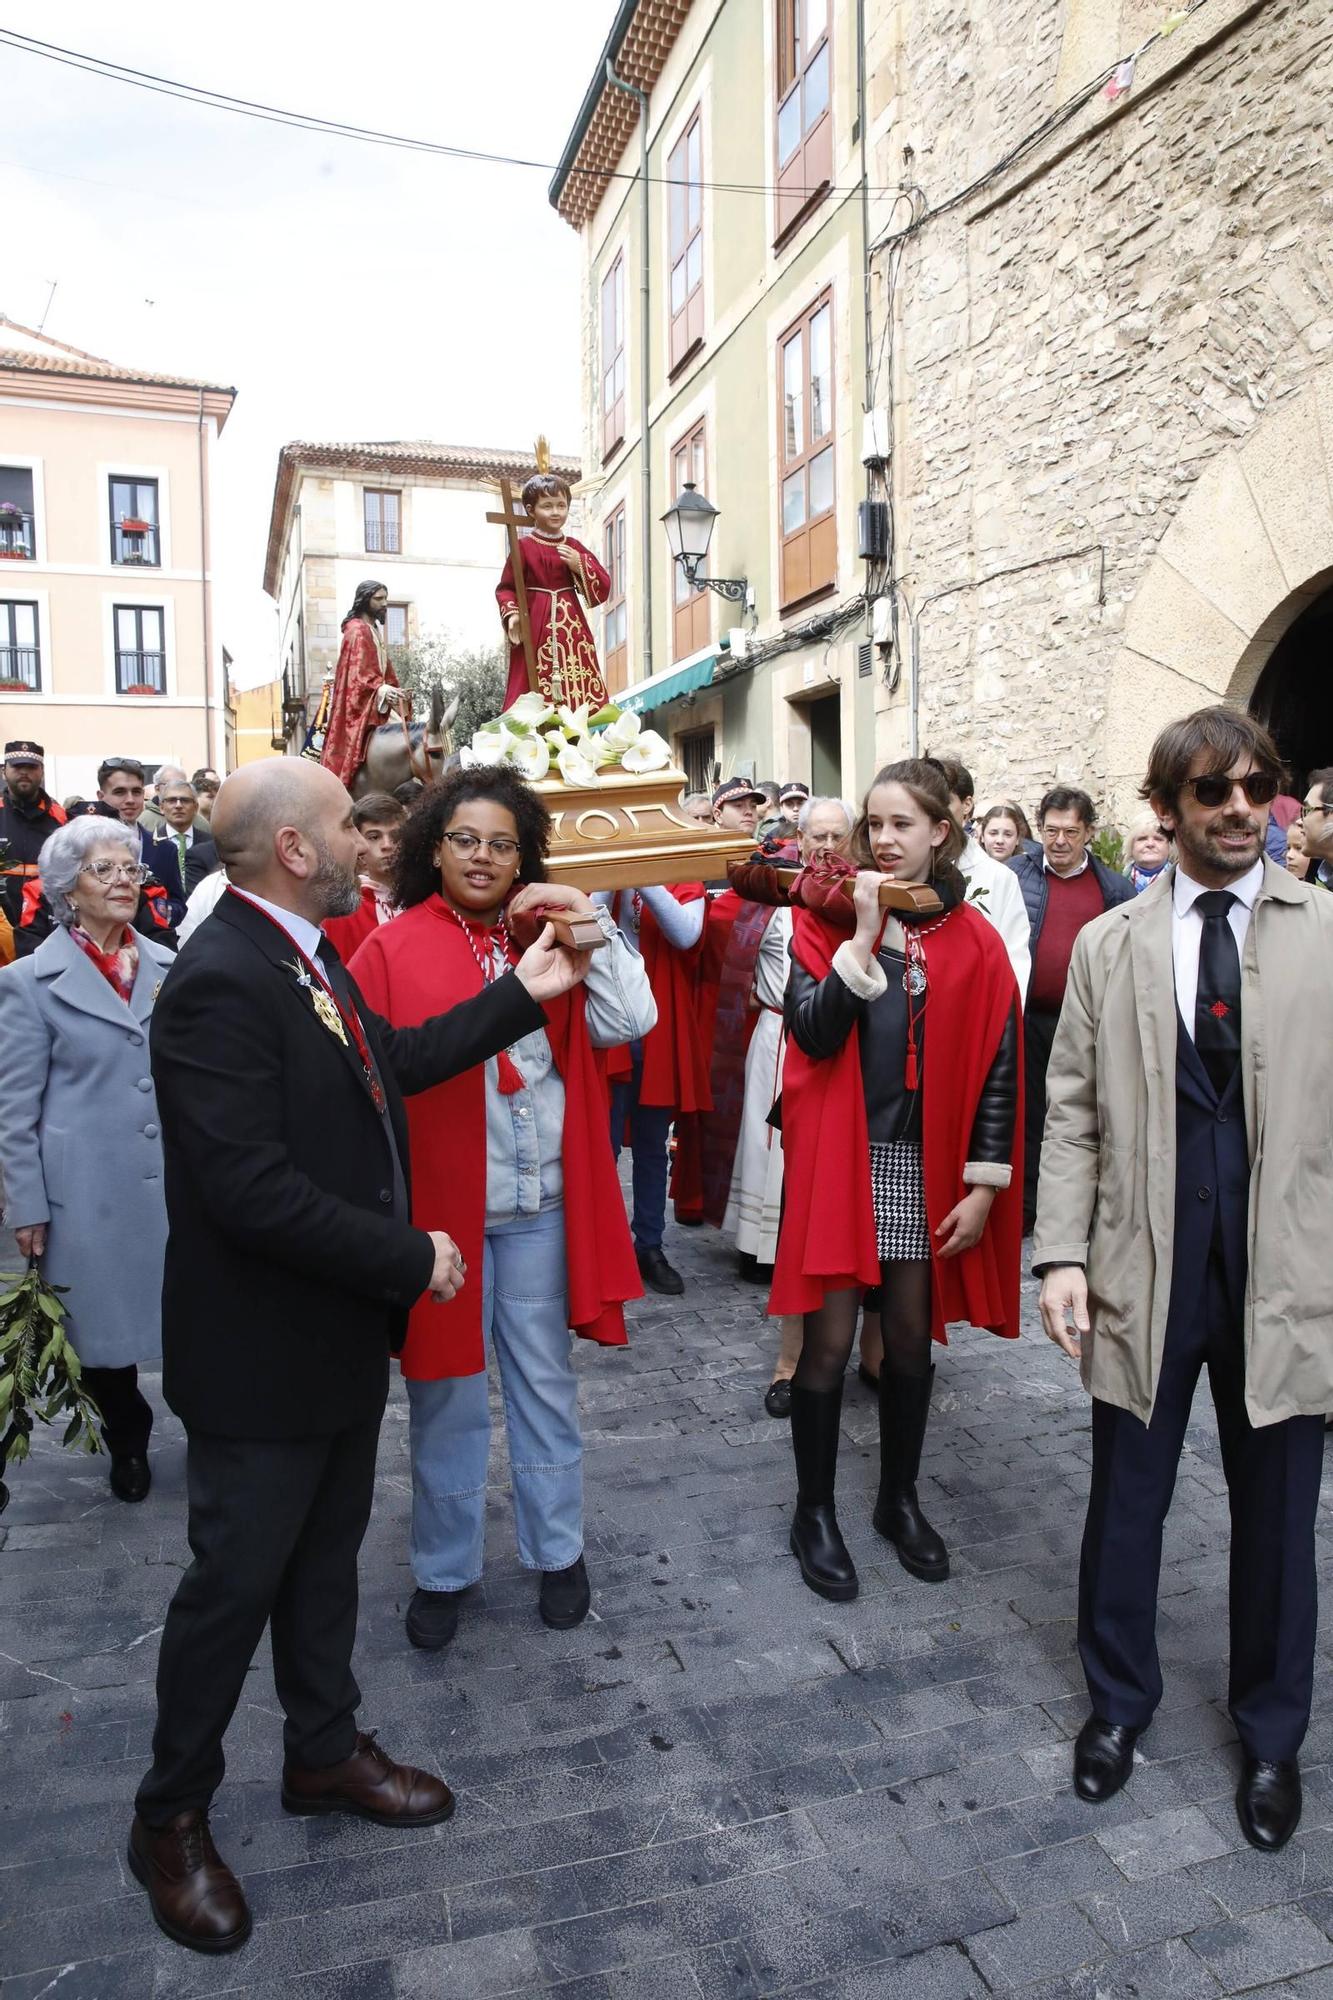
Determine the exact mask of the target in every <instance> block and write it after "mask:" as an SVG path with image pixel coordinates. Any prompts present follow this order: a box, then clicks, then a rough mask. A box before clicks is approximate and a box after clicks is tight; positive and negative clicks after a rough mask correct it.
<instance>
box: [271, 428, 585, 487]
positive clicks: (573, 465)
mask: <svg viewBox="0 0 1333 2000" xmlns="http://www.w3.org/2000/svg"><path fill="white" fill-rule="evenodd" d="M278 463H279V471H280V472H281V467H282V465H283V464H284V463H289V464H291V465H293V466H296V465H308V466H329V467H333V466H346V467H348V469H349V470H351V471H354V472H420V473H424V474H426V475H427V477H433V478H436V479H447V478H450V477H452V478H456V479H466V478H475V479H528V478H530V477H531V476H532V470H533V454H532V452H531V451H503V450H495V449H492V448H491V447H490V446H488V445H470V444H432V442H431V441H430V439H429V438H386V439H382V440H379V439H372V440H370V441H369V442H365V443H361V444H303V443H300V442H297V443H295V444H285V445H284V446H283V447H282V451H281V453H280V455H279V461H278ZM581 469H582V468H581V467H580V465H579V461H578V460H577V459H576V458H556V457H554V456H553V457H552V459H551V470H552V471H553V472H558V473H559V474H560V475H561V477H562V478H564V479H568V480H571V481H572V480H575V479H577V478H578V477H579V475H580V472H581Z"/></svg>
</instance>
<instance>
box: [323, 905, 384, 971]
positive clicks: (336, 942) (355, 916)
mask: <svg viewBox="0 0 1333 2000" xmlns="http://www.w3.org/2000/svg"><path fill="white" fill-rule="evenodd" d="M379 927H380V925H379V918H378V917H377V916H376V915H375V891H374V890H373V889H367V888H366V887H364V885H363V887H362V890H361V903H360V906H359V908H357V909H355V910H353V911H352V914H351V915H350V916H349V917H325V919H324V935H325V937H326V938H327V939H328V941H329V943H330V944H331V945H333V946H334V947H335V948H336V950H337V953H338V956H339V958H340V959H341V960H342V962H343V964H344V965H350V964H351V962H352V958H353V956H354V954H355V953H356V951H357V949H358V947H359V946H361V945H363V944H364V943H365V941H366V939H367V938H368V937H369V936H370V935H371V934H372V932H374V931H377V930H378V929H379Z"/></svg>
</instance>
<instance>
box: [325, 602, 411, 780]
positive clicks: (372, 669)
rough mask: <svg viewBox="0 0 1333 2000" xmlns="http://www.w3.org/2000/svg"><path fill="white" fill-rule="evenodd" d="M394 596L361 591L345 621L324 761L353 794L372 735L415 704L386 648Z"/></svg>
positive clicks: (330, 708) (330, 709) (326, 766)
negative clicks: (386, 623)
mask: <svg viewBox="0 0 1333 2000" xmlns="http://www.w3.org/2000/svg"><path fill="white" fill-rule="evenodd" d="M388 613H389V593H388V591H387V589H386V588H385V586H384V585H383V584H382V583H375V582H373V581H372V582H369V583H361V584H358V585H357V590H356V596H355V597H354V598H353V599H352V608H351V610H350V611H349V612H348V614H347V616H346V617H345V618H344V619H343V626H342V633H343V637H342V646H341V648H340V650H339V653H338V665H337V667H336V669H335V671H334V677H333V697H332V700H331V702H330V704H329V720H328V726H327V728H326V730H325V732H324V747H323V749H322V750H321V751H320V753H319V761H320V763H321V764H323V765H324V767H325V769H326V770H329V771H332V772H333V775H334V776H335V777H336V778H340V779H341V780H342V782H343V784H344V785H346V787H347V789H348V791H349V792H350V791H351V789H352V780H353V778H355V776H356V774H357V772H358V771H359V770H360V769H361V766H362V765H363V764H364V763H365V761H366V746H367V744H368V743H369V741H370V737H371V735H372V733H373V732H374V731H375V730H376V729H378V728H379V726H380V724H381V723H382V722H383V721H384V720H385V718H386V716H388V715H389V714H391V713H395V714H408V713H410V698H409V696H408V695H406V694H405V693H404V692H403V690H402V688H400V687H399V685H398V676H397V675H396V674H395V672H394V670H393V667H392V665H391V663H390V660H389V653H388V648H387V647H386V645H385V643H384V626H385V621H386V619H387V618H388Z"/></svg>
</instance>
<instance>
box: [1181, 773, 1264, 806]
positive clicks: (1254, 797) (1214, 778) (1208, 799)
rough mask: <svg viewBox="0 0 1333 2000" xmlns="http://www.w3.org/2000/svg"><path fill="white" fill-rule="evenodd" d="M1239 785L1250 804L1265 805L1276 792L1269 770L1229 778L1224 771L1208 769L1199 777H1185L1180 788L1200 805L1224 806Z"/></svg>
mask: <svg viewBox="0 0 1333 2000" xmlns="http://www.w3.org/2000/svg"><path fill="white" fill-rule="evenodd" d="M1237 785H1239V786H1240V788H1241V790H1242V791H1243V792H1244V794H1245V796H1246V798H1247V799H1248V800H1249V802H1250V804H1251V805H1252V806H1267V805H1271V804H1272V803H1273V800H1274V799H1275V798H1276V797H1277V794H1278V780H1277V779H1276V778H1275V777H1274V776H1273V774H1272V772H1271V771H1247V772H1246V773H1245V776H1244V777H1243V778H1229V777H1228V776H1227V774H1226V772H1225V771H1208V772H1205V774H1204V776H1203V777H1201V778H1186V780H1185V782H1184V784H1183V785H1182V786H1181V790H1182V791H1185V792H1192V793H1193V794H1194V797H1195V798H1196V800H1197V801H1198V803H1199V804H1200V805H1201V806H1207V807H1209V808H1213V807H1216V806H1224V805H1226V804H1227V803H1228V801H1229V800H1230V798H1231V794H1232V792H1233V791H1234V790H1235V789H1236V786H1237Z"/></svg>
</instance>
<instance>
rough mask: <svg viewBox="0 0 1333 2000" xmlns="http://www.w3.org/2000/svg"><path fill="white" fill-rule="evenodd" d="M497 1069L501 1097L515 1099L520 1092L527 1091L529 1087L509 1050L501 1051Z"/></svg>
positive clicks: (497, 1060) (496, 1060) (497, 1059)
mask: <svg viewBox="0 0 1333 2000" xmlns="http://www.w3.org/2000/svg"><path fill="white" fill-rule="evenodd" d="M495 1068H496V1073H497V1082H498V1083H499V1086H500V1095H501V1097H514V1096H516V1095H517V1094H518V1092H519V1091H520V1090H526V1089H527V1087H528V1086H527V1085H526V1083H524V1081H523V1078H522V1075H521V1074H520V1072H519V1070H518V1067H517V1065H516V1064H515V1062H514V1060H513V1057H512V1056H511V1055H510V1053H509V1051H508V1049H501V1051H500V1053H499V1055H498V1056H497V1057H496V1058H495Z"/></svg>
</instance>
